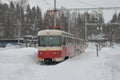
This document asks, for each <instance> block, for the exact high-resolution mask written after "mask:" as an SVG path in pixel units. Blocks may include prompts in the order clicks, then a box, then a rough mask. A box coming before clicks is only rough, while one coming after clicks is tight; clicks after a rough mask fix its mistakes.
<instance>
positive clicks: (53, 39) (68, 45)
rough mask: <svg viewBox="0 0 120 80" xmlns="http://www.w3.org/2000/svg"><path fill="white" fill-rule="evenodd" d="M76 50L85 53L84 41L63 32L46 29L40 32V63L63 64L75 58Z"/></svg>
mask: <svg viewBox="0 0 120 80" xmlns="http://www.w3.org/2000/svg"><path fill="white" fill-rule="evenodd" d="M75 50H77V51H79V52H80V53H82V52H84V51H85V46H84V40H82V39H79V38H76V37H74V35H73V34H70V33H67V32H65V31H62V30H56V29H46V30H41V31H39V32H38V53H37V58H38V61H39V62H41V63H42V62H44V63H51V62H61V61H63V60H65V59H68V58H71V57H73V56H75V54H76V53H75Z"/></svg>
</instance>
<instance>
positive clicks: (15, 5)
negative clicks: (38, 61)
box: [0, 0, 120, 43]
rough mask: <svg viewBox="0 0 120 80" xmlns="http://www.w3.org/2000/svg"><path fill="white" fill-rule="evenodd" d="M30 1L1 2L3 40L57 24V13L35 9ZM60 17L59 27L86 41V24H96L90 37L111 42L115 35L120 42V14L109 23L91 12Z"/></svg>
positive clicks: (90, 27)
mask: <svg viewBox="0 0 120 80" xmlns="http://www.w3.org/2000/svg"><path fill="white" fill-rule="evenodd" d="M22 1H23V2H22ZM26 2H27V0H26ZM26 2H25V0H21V2H13V1H10V4H6V3H2V2H0V39H14V38H17V37H24V36H25V35H33V36H36V35H37V32H38V31H39V30H43V29H46V28H48V27H50V26H53V25H54V15H53V12H51V11H49V10H46V12H42V11H41V8H40V7H39V6H37V7H31V6H30V5H29V4H26ZM62 9H64V8H63V7H62V8H61V10H62ZM56 18H57V19H56V23H57V26H61V30H64V31H67V32H70V33H72V34H75V35H76V36H78V37H80V38H83V39H84V38H85V25H86V23H94V24H96V25H87V38H88V37H90V36H91V35H97V34H100V33H102V34H104V38H107V39H109V40H111V39H112V36H113V35H114V36H115V42H117V43H119V42H120V26H119V23H120V13H114V14H113V15H112V19H111V20H110V21H108V22H107V23H105V21H104V17H103V15H100V17H99V18H96V16H93V15H92V16H91V13H89V12H84V13H82V12H70V11H68V10H66V11H58V12H57V17H56ZM111 23H118V24H111Z"/></svg>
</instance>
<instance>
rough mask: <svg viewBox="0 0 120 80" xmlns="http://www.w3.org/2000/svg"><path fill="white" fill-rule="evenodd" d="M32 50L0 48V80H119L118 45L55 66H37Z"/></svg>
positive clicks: (119, 47)
mask: <svg viewBox="0 0 120 80" xmlns="http://www.w3.org/2000/svg"><path fill="white" fill-rule="evenodd" d="M36 52H37V49H36V48H30V47H29V48H19V47H17V48H16V47H13V46H12V47H10V46H9V47H6V48H0V80H120V46H118V45H116V46H115V47H114V48H109V47H106V48H103V49H102V50H101V51H100V52H99V57H96V48H95V45H94V44H90V45H89V48H88V49H86V52H85V53H83V54H81V55H76V56H75V57H73V58H71V59H68V60H66V61H64V62H62V63H59V64H56V65H39V64H37V61H36V54H35V53H36Z"/></svg>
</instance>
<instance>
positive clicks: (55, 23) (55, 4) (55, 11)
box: [53, 0, 56, 27]
mask: <svg viewBox="0 0 120 80" xmlns="http://www.w3.org/2000/svg"><path fill="white" fill-rule="evenodd" d="M53 11H54V27H56V0H54V10H53Z"/></svg>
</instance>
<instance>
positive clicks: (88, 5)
mask: <svg viewBox="0 0 120 80" xmlns="http://www.w3.org/2000/svg"><path fill="white" fill-rule="evenodd" d="M74 1H77V2H79V3H82V4H85V5H88V6H92V7H98V8H100V7H99V6H97V5H94V4H90V3H86V2H82V1H79V0H74Z"/></svg>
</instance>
